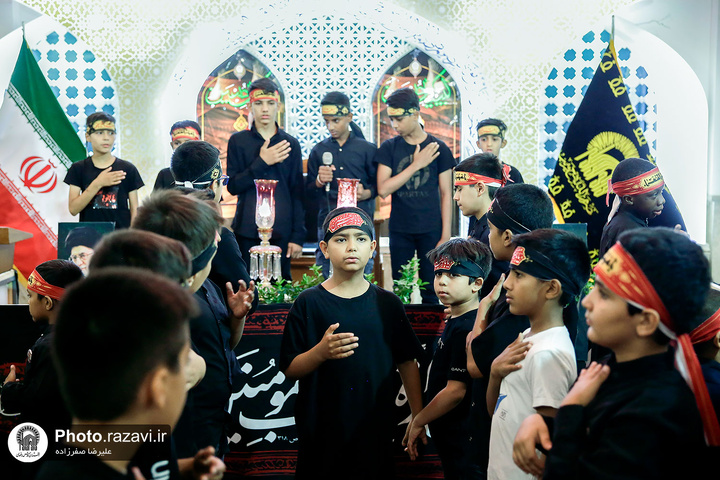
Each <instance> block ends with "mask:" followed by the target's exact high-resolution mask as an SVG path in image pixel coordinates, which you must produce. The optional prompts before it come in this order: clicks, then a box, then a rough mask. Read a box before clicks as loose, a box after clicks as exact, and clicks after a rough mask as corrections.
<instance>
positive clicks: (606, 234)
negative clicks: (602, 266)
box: [600, 209, 647, 258]
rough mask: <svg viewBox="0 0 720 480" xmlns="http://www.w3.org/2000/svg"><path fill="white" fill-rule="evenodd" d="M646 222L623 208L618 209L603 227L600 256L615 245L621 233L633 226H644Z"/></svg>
mask: <svg viewBox="0 0 720 480" xmlns="http://www.w3.org/2000/svg"><path fill="white" fill-rule="evenodd" d="M645 227H647V222H646V221H645V220H644V219H642V218H640V217H638V216H636V215H634V214H633V213H631V212H628V211H625V210H622V209H621V210H618V212H617V213H616V214H615V216H614V217H613V218H612V220H610V221H609V222H608V224H607V225H605V227H603V232H602V237H601V238H600V257H601V258H602V256H603V255H605V252H607V251H608V250H610V247H612V246H613V245H615V243H616V242H617V239H618V237H619V236H620V234H621V233H623V232H625V231H627V230H632V229H634V228H645Z"/></svg>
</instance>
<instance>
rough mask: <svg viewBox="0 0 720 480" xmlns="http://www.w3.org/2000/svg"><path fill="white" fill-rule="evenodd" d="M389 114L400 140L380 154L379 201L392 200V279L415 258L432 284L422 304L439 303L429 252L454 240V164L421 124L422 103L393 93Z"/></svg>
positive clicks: (406, 93)
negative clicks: (452, 229)
mask: <svg viewBox="0 0 720 480" xmlns="http://www.w3.org/2000/svg"><path fill="white" fill-rule="evenodd" d="M387 105H388V107H387V109H388V115H389V117H390V121H391V122H392V125H393V128H394V129H395V130H397V132H398V136H396V137H394V138H391V139H389V140H386V141H384V142H383V144H382V145H381V146H380V148H379V149H378V152H377V162H378V173H377V183H378V195H380V196H381V197H383V198H384V197H387V196H388V195H391V194H392V209H391V211H390V263H391V265H392V277H393V279H398V278H400V269H401V268H402V266H403V265H405V264H406V263H407V262H408V261H409V260H410V259H412V258H413V256H414V255H415V254H416V253H417V258H418V260H419V261H420V271H419V276H420V279H421V280H422V281H425V282H428V287H427V289H426V290H422V291H421V292H420V294H421V296H422V302H423V303H432V304H436V303H437V297H436V296H435V294H434V293H433V291H432V288H431V287H430V285H432V284H433V268H432V264H431V263H430V261H429V260H428V259H427V257H426V255H427V252H429V251H430V250H432V249H433V248H436V247H438V246H440V245H442V244H443V243H444V242H446V241H447V240H449V239H450V227H451V222H452V168H453V167H454V166H455V159H454V158H453V156H452V152H451V151H450V149H449V148H448V147H447V145H445V144H444V143H443V142H442V141H441V140H439V139H437V138H435V137H433V136H432V135H430V134H428V133H426V132H425V130H424V129H423V128H422V126H421V125H420V123H419V118H420V100H419V99H418V96H417V94H416V93H415V91H414V90H413V89H411V88H401V89H398V90H395V91H394V92H393V93H392V94H391V95H390V96H389V97H388V98H387Z"/></svg>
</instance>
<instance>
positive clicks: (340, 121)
mask: <svg viewBox="0 0 720 480" xmlns="http://www.w3.org/2000/svg"><path fill="white" fill-rule="evenodd" d="M323 120H325V126H326V127H327V129H328V133H330V136H331V137H332V138H334V139H335V140H343V139H346V138H347V137H348V136H349V135H350V129H349V128H348V126H349V125H350V122H351V121H352V113H351V114H349V115H346V116H344V117H337V116H333V115H323Z"/></svg>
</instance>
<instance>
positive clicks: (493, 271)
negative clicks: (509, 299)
mask: <svg viewBox="0 0 720 480" xmlns="http://www.w3.org/2000/svg"><path fill="white" fill-rule="evenodd" d="M471 218H473V219H474V218H475V217H471ZM468 233H469V235H470V236H471V237H472V238H474V239H476V240H480V241H481V242H482V243H484V244H485V245H487V246H488V247H489V246H490V239H489V236H490V227H489V226H488V224H487V214H485V215H483V216H482V217H480V219H479V220H476V221H475V223H474V224H473V225H471V226H470V231H469V232H468ZM509 268H510V262H505V261H501V260H497V259H496V258H495V257H493V258H492V263H491V268H490V273H489V274H488V276H487V278H486V279H485V281H484V282H483V286H482V288H481V289H480V298H485V297H486V296H487V295H488V294H489V293H490V292H492V289H493V288H495V285H496V284H497V282H498V280H500V275H502V274H503V273H505V272H507V271H508V269H509Z"/></svg>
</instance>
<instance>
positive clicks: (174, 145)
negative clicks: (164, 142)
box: [170, 137, 190, 152]
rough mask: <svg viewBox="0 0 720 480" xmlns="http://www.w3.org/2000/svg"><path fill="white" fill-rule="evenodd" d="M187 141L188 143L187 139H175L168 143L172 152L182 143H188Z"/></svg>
mask: <svg viewBox="0 0 720 480" xmlns="http://www.w3.org/2000/svg"><path fill="white" fill-rule="evenodd" d="M188 141H190V139H189V138H185V137H183V138H176V139H175V140H173V141H172V142H170V147H171V148H172V149H173V152H174V151H175V149H176V148H177V147H179V146H180V145H182V144H183V143H185V142H188Z"/></svg>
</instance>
